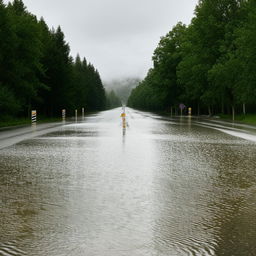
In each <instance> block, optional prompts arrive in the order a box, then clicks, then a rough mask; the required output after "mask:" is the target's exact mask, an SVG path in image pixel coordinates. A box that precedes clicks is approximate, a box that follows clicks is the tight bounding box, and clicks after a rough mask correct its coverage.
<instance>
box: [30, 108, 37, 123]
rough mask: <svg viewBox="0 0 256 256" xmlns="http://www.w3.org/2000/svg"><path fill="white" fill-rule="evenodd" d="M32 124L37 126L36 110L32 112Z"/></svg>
mask: <svg viewBox="0 0 256 256" xmlns="http://www.w3.org/2000/svg"><path fill="white" fill-rule="evenodd" d="M31 122H32V124H36V110H32V111H31Z"/></svg>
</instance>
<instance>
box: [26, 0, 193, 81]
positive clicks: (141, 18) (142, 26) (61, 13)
mask: <svg viewBox="0 0 256 256" xmlns="http://www.w3.org/2000/svg"><path fill="white" fill-rule="evenodd" d="M23 1H24V4H25V5H26V6H27V7H28V10H29V11H30V12H32V13H33V14H36V15H37V16H38V17H39V18H40V17H41V16H43V17H44V19H45V21H46V22H47V24H48V25H49V27H57V26H58V25H60V26H61V27H62V30H63V31H64V33H65V35H66V41H67V42H69V44H70V47H71V54H72V56H75V55H76V54H77V53H78V52H79V53H80V56H81V57H83V56H85V57H86V58H87V59H88V60H89V61H90V62H92V63H93V64H94V65H95V67H96V68H98V70H99V72H100V74H101V76H102V78H103V80H105V81H108V80H111V79H115V78H121V77H135V76H139V77H143V76H145V75H146V72H147V70H148V69H149V68H150V67H151V65H152V63H151V56H152V53H153V51H154V49H155V47H156V46H157V44H158V42H159V39H160V36H163V35H165V34H166V33H167V32H168V31H169V30H170V29H171V28H172V27H173V26H174V25H175V24H176V23H177V22H178V21H182V22H184V23H186V24H188V23H189V22H190V20H191V18H192V16H193V11H194V8H195V6H196V4H197V1H198V0H73V1H71V0H36V1H35V0H23Z"/></svg>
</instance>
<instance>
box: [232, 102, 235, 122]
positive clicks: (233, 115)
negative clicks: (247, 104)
mask: <svg viewBox="0 0 256 256" xmlns="http://www.w3.org/2000/svg"><path fill="white" fill-rule="evenodd" d="M232 120H233V122H234V121H235V106H234V105H232Z"/></svg>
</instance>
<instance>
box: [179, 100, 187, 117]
mask: <svg viewBox="0 0 256 256" xmlns="http://www.w3.org/2000/svg"><path fill="white" fill-rule="evenodd" d="M179 108H180V113H181V116H182V114H183V110H184V109H185V108H186V106H185V105H184V104H183V103H180V105H179Z"/></svg>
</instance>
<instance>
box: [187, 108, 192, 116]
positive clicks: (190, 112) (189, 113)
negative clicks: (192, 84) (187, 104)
mask: <svg viewBox="0 0 256 256" xmlns="http://www.w3.org/2000/svg"><path fill="white" fill-rule="evenodd" d="M188 115H189V116H191V115H192V108H188Z"/></svg>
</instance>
